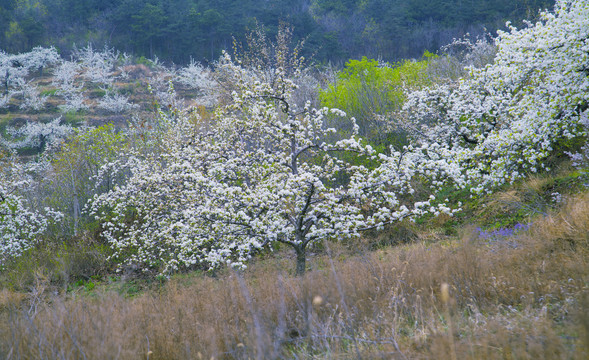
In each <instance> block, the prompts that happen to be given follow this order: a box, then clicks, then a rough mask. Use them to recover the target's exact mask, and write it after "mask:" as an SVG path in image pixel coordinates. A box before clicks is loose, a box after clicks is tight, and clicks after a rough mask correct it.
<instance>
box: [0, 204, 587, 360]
mask: <svg viewBox="0 0 589 360" xmlns="http://www.w3.org/2000/svg"><path fill="white" fill-rule="evenodd" d="M514 242H515V244H516V245H515V246H513V244H514ZM328 246H331V247H332V249H331V251H329V248H328V253H330V256H327V255H325V256H319V257H316V258H313V259H312V268H313V269H314V270H312V271H310V272H308V274H307V275H306V276H305V277H303V278H294V277H292V276H290V275H288V273H286V272H285V271H284V270H283V269H284V268H285V263H284V262H285V260H283V259H280V258H273V259H266V260H263V261H259V262H257V263H256V264H253V266H251V268H250V269H249V270H247V271H246V272H245V273H243V274H238V273H232V272H228V273H227V274H223V275H220V276H218V277H217V278H211V277H206V276H193V277H186V276H185V277H182V278H180V277H179V278H175V279H172V280H171V281H170V282H169V283H168V284H166V285H165V286H163V287H162V288H160V289H159V290H158V291H150V292H146V293H143V294H141V295H139V296H136V297H134V298H125V297H122V296H121V295H118V294H117V293H116V292H113V291H103V292H99V291H94V292H93V293H92V295H93V296H87V295H85V296H72V295H69V296H68V297H67V298H64V297H63V296H48V297H47V298H46V302H45V304H44V305H40V306H38V307H37V308H32V307H31V306H29V305H28V304H29V303H30V300H26V299H23V298H22V297H21V296H20V295H18V294H14V293H9V292H6V291H3V292H1V293H0V300H1V303H2V304H3V305H2V306H3V307H2V308H1V309H0V316H1V318H0V357H2V358H6V359H211V358H215V359H250V358H251V359H268V358H296V359H324V358H325V359H380V358H382V359H391V358H392V359H446V358H447V359H586V358H587V357H588V356H589V315H588V314H589V285H588V284H589V264H588V259H589V257H588V255H589V254H588V252H589V195H588V194H585V195H581V196H577V197H576V198H572V199H569V201H568V202H567V204H566V205H565V206H564V207H563V209H562V210H561V211H559V212H555V213H554V214H551V215H548V216H546V217H545V218H539V219H537V220H536V221H535V222H534V226H533V227H532V229H531V230H529V231H528V232H527V233H524V234H520V236H519V237H518V238H517V239H509V242H507V241H506V242H505V243H503V242H501V241H497V242H493V243H492V244H488V243H485V242H483V241H482V240H481V239H478V238H477V237H476V236H474V235H472V232H469V231H466V230H465V231H464V235H463V236H462V237H461V240H456V241H453V242H440V243H434V244H431V243H414V244H409V245H403V246H398V247H395V248H387V249H381V250H378V251H374V252H366V253H365V254H362V255H356V256H353V257H350V256H349V255H348V254H346V253H345V252H343V250H341V249H340V248H339V247H337V246H336V245H328ZM286 266H287V267H286V268H290V267H292V264H290V263H288V265H286ZM442 284H448V291H449V293H448V298H444V297H442V296H441V293H440V289H441V286H442ZM23 303H24V304H25V305H22V304H23Z"/></svg>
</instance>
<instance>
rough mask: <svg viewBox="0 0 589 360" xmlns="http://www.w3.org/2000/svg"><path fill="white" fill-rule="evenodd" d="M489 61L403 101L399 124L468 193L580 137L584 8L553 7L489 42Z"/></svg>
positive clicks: (588, 76) (586, 75)
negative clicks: (439, 158) (439, 155)
mask: <svg viewBox="0 0 589 360" xmlns="http://www.w3.org/2000/svg"><path fill="white" fill-rule="evenodd" d="M496 46H497V54H496V56H495V59H494V62H493V63H492V64H489V65H487V66H484V67H480V68H477V67H471V68H470V75H469V76H468V77H466V78H463V79H461V80H460V81H458V82H456V83H452V84H442V85H436V86H434V87H430V88H427V89H424V90H421V91H415V92H412V93H410V94H409V95H408V99H407V101H406V103H405V107H404V110H405V116H404V120H405V122H404V124H402V125H403V126H405V127H406V128H408V129H409V130H410V131H411V132H412V134H413V138H414V139H415V141H416V142H417V143H420V144H424V145H427V144H430V145H431V144H436V146H440V147H442V148H443V149H444V152H446V153H447V154H448V160H449V161H450V160H451V161H452V162H456V163H457V164H458V166H459V168H460V169H461V172H462V174H463V178H464V179H465V181H467V182H468V183H470V184H472V186H473V191H475V192H481V191H490V190H491V189H492V188H493V187H495V186H497V185H500V184H503V183H506V182H512V181H514V180H516V179H518V178H521V177H522V176H524V175H525V174H526V173H528V172H536V171H538V170H539V169H541V168H543V167H545V165H544V162H543V161H542V160H544V159H546V157H547V156H548V155H549V154H551V153H552V152H553V151H554V149H555V147H557V146H558V144H559V143H561V142H563V141H566V140H567V139H571V138H575V137H578V136H583V135H584V133H583V131H582V127H581V126H580V124H579V120H580V118H581V117H582V114H583V113H584V112H585V111H586V110H587V107H588V105H589V70H588V69H589V2H588V1H586V0H582V1H566V0H563V1H558V2H557V3H556V6H555V11H554V13H548V12H544V13H542V14H541V17H540V21H539V22H538V23H536V24H533V25H532V24H529V26H528V27H526V28H524V29H516V28H514V27H511V28H510V31H509V32H503V33H500V34H499V37H498V39H497V40H496Z"/></svg>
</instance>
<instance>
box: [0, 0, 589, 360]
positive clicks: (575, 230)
mask: <svg viewBox="0 0 589 360" xmlns="http://www.w3.org/2000/svg"><path fill="white" fill-rule="evenodd" d="M537 18H538V19H539V20H538V21H537V22H535V23H531V22H528V23H526V25H525V26H524V27H523V28H521V29H519V28H516V27H514V26H511V25H509V24H508V28H509V31H507V32H499V33H498V34H497V37H496V38H492V37H491V36H490V35H488V36H485V37H482V38H469V37H465V38H460V39H455V40H454V41H453V42H452V43H450V44H448V45H446V46H443V47H442V48H440V49H439V51H437V52H436V53H435V54H433V53H429V52H425V53H424V55H423V56H422V57H420V58H419V59H412V60H404V61H400V62H397V63H386V62H382V61H376V60H371V59H368V58H363V59H362V60H350V61H349V62H347V63H346V65H345V67H344V68H343V69H341V70H334V69H333V68H331V67H321V66H316V65H313V64H312V63H311V62H310V61H308V60H307V59H305V57H303V56H302V54H303V48H304V46H305V42H304V41H299V42H296V41H294V32H293V30H292V28H290V27H289V26H288V25H286V24H281V25H280V27H279V29H278V33H277V36H276V38H275V39H270V38H269V37H268V35H267V31H266V30H265V29H264V28H263V27H262V26H258V27H257V28H255V29H254V30H253V31H251V32H250V33H249V34H248V35H247V36H246V37H245V42H244V43H243V44H239V43H237V42H235V43H234V46H233V53H232V54H230V53H229V52H223V54H222V56H221V57H220V58H219V59H218V60H217V61H216V62H214V63H213V64H211V65H210V66H204V65H202V64H200V63H198V62H196V61H194V60H191V62H190V64H189V65H187V66H183V67H181V66H179V67H173V66H172V67H170V66H165V65H163V64H161V63H160V62H159V61H158V60H157V58H154V60H149V61H148V60H145V59H141V58H139V59H138V58H135V57H133V56H131V55H127V54H125V53H120V52H118V51H116V50H115V49H111V48H109V47H105V48H104V49H102V50H97V49H94V48H93V47H92V46H90V45H89V46H87V47H84V48H76V49H75V50H74V52H73V53H72V56H71V57H70V58H69V60H68V59H65V58H63V57H62V56H60V55H59V52H58V51H57V50H56V49H55V48H41V47H39V48H34V49H33V50H32V51H30V52H26V53H20V54H8V53H4V52H0V80H1V86H2V89H1V95H0V286H1V289H0V357H3V358H7V359H36V358H39V359H54V358H63V359H79V358H91V359H93V358H120V359H135V358H140V359H184V358H196V359H201V358H206V359H211V358H214V359H217V358H221V359H250V358H256V359H265V358H305V359H315V358H354V359H363V358H367V359H368V358H370V359H372V358H383V359H389V358H396V359H397V358H398V359H412V358H431V359H440V358H448V359H463V358H467V359H486V358H489V359H512V358H515V359H519V358H534V359H535V358H540V359H541V358H545V359H553V358H562V359H584V358H586V357H587V356H589V317H588V316H587V314H588V313H589V310H588V308H589V306H588V305H589V278H588V276H589V268H588V267H589V264H588V262H587V259H589V256H588V255H589V190H588V188H589V145H588V142H587V139H588V137H587V134H588V132H589V2H588V1H586V0H583V1H569V0H561V1H557V3H556V5H555V7H554V10H552V11H545V12H541V13H540V14H539V15H538V17H537Z"/></svg>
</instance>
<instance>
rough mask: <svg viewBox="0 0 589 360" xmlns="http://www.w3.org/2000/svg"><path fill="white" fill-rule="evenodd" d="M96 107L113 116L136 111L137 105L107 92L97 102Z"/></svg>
mask: <svg viewBox="0 0 589 360" xmlns="http://www.w3.org/2000/svg"><path fill="white" fill-rule="evenodd" d="M97 107H98V108H99V109H103V110H106V111H108V112H112V113H115V114H119V113H123V112H127V111H130V110H133V109H138V108H139V105H138V104H132V103H130V102H129V98H127V97H126V96H125V95H122V94H116V93H115V94H112V93H109V92H107V93H106V94H105V95H104V97H103V98H102V99H100V100H99V101H98V105H97Z"/></svg>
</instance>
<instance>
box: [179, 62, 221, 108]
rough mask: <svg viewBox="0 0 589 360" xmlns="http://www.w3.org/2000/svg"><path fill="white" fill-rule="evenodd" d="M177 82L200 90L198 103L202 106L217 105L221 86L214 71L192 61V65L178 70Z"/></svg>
mask: <svg viewBox="0 0 589 360" xmlns="http://www.w3.org/2000/svg"><path fill="white" fill-rule="evenodd" d="M176 81H178V82H179V83H180V84H182V85H184V86H186V87H188V88H190V89H193V90H198V92H199V94H198V95H199V96H198V101H199V102H200V103H201V104H202V105H207V106H210V105H214V104H215V103H216V97H217V93H218V91H219V89H218V87H219V84H218V83H217V82H216V81H215V79H214V77H213V73H212V70H211V69H210V68H208V67H205V66H203V65H202V64H200V63H198V62H196V61H194V60H193V59H190V64H188V66H186V67H183V68H181V69H179V70H178V72H177V74H176Z"/></svg>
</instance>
